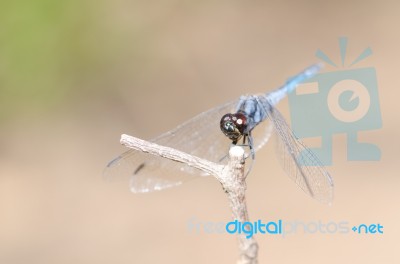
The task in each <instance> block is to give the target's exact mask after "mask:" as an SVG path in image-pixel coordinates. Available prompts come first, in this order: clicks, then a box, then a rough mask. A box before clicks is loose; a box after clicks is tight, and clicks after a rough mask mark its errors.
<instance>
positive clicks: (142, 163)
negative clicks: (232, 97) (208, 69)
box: [104, 101, 270, 193]
mask: <svg viewBox="0 0 400 264" xmlns="http://www.w3.org/2000/svg"><path fill="white" fill-rule="evenodd" d="M236 105H237V101H234V102H229V103H227V104H224V105H221V106H219V107H216V108H213V109H211V110H209V111H207V112H204V113H201V114H199V115H197V116H196V117H194V118H192V119H190V120H189V121H187V122H185V123H183V124H182V125H180V126H178V127H177V128H175V129H174V130H171V131H169V132H166V133H164V134H162V135H160V136H158V137H157V138H155V139H153V140H151V141H152V142H154V143H157V144H159V145H163V146H168V147H172V148H175V149H178V150H181V151H184V152H186V153H189V154H191V155H195V156H198V157H200V158H204V159H207V160H210V161H213V162H216V163H224V162H226V155H227V153H228V150H229V146H230V144H231V143H230V141H229V139H227V138H226V137H225V136H224V135H223V133H222V132H221V131H220V125H219V122H220V119H221V117H222V116H223V115H224V114H226V113H232V112H235V111H236ZM263 131H264V132H260V133H258V134H257V137H255V142H256V143H255V144H256V150H258V149H259V148H260V147H261V146H263V145H264V144H265V143H266V142H267V140H268V138H269V136H270V130H267V129H265V130H263ZM104 176H105V177H106V179H113V178H116V177H118V178H120V177H128V178H129V181H130V188H131V191H132V192H135V193H142V192H150V191H156V190H162V189H165V188H169V187H173V186H177V185H180V184H182V183H183V182H185V181H188V180H191V179H193V178H196V176H208V175H206V174H204V173H203V172H201V171H200V170H197V169H194V168H191V167H189V166H187V165H185V164H182V163H178V162H174V161H171V160H168V159H164V158H160V157H157V156H153V155H150V154H145V153H142V152H139V151H136V150H128V151H126V152H124V153H123V154H121V155H120V156H118V157H117V158H115V159H114V160H112V161H111V162H110V163H109V164H108V165H107V167H106V168H105V170H104Z"/></svg>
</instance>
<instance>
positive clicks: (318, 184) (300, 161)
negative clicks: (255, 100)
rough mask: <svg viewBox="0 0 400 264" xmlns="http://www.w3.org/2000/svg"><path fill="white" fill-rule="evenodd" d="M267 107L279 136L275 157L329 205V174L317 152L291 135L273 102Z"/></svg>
mask: <svg viewBox="0 0 400 264" xmlns="http://www.w3.org/2000/svg"><path fill="white" fill-rule="evenodd" d="M266 108H267V112H268V116H269V118H270V119H271V121H272V123H273V124H274V127H275V131H276V133H277V135H278V137H277V138H278V157H279V159H280V160H281V162H282V166H283V168H284V170H285V172H286V173H287V174H288V175H289V177H290V178H291V179H292V180H293V181H294V182H295V183H296V184H297V185H298V186H299V187H300V188H301V189H302V190H303V191H304V192H305V193H307V194H308V195H310V196H311V197H313V198H315V199H316V200H319V201H321V202H324V203H328V204H330V203H331V202H332V200H333V179H332V177H331V176H330V175H329V173H328V172H327V171H326V170H325V168H324V166H323V165H322V163H321V161H320V160H319V159H318V158H317V157H316V155H315V154H314V153H313V152H312V151H311V150H310V149H308V148H307V147H306V146H305V145H304V144H303V143H302V142H301V141H300V140H299V139H298V138H297V137H296V136H295V135H294V134H293V132H292V130H291V129H290V128H289V126H288V125H287V123H286V121H285V119H284V118H283V116H282V115H281V113H280V112H279V111H278V110H277V109H276V108H275V107H274V106H272V105H269V106H268V107H266Z"/></svg>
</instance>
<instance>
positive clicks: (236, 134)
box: [220, 113, 247, 144]
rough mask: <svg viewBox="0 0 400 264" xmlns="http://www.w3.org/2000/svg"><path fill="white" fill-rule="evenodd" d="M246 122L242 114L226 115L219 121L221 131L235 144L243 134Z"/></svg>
mask: <svg viewBox="0 0 400 264" xmlns="http://www.w3.org/2000/svg"><path fill="white" fill-rule="evenodd" d="M246 120H247V119H246V116H245V115H244V114H242V113H235V114H226V115H224V116H223V117H222V118H221V121H220V127H221V131H222V133H224V134H225V136H227V137H228V138H229V139H230V140H232V141H233V143H234V144H236V143H237V141H238V140H239V139H240V138H241V137H242V136H243V134H244V132H245V129H246V126H247V122H246Z"/></svg>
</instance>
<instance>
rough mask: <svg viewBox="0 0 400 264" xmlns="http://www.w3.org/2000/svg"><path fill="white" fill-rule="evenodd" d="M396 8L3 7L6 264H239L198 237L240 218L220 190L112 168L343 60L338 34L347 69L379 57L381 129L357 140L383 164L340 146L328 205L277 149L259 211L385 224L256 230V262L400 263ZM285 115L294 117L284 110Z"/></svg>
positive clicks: (255, 191)
mask: <svg viewBox="0 0 400 264" xmlns="http://www.w3.org/2000/svg"><path fill="white" fill-rule="evenodd" d="M399 11H400V4H399V3H398V2H396V1H385V2H380V1H179V0H168V1H125V0H116V1H102V0H100V1H92V0H84V1H75V0H72V1H71V0H70V1H64V0H61V1H49V0H36V1H24V0H17V1H2V2H1V3H0V127H1V129H0V263H4V264H17V263H18V264H19V263H41V264H43V263H58V264H63V263H76V264H78V263H96V264H100V263H235V261H236V259H237V256H238V250H237V244H236V238H235V237H234V236H232V235H228V234H207V233H206V232H199V233H195V232H193V231H190V230H189V229H188V222H189V221H190V219H195V222H196V223H205V222H210V221H213V222H221V221H225V222H226V221H230V211H229V208H228V203H227V198H226V196H225V194H224V192H223V191H222V190H221V186H220V184H219V183H218V182H217V181H216V180H214V179H213V178H206V179H201V180H195V181H191V182H188V183H186V184H184V185H182V186H180V187H179V188H174V189H170V190H165V191H162V192H157V193H151V194H145V195H134V194H132V193H130V191H129V186H128V181H127V180H126V179H121V181H117V182H116V183H112V184H110V183H108V182H106V181H104V180H103V178H102V171H103V169H104V167H105V166H106V164H107V163H108V162H109V161H110V160H111V159H112V158H114V157H115V156H117V155H118V154H119V153H121V152H122V151H124V148H123V147H122V146H120V144H119V138H120V135H121V134H122V133H126V134H131V135H134V136H137V137H140V138H144V139H151V138H153V137H155V136H157V135H158V134H160V133H162V132H165V131H167V130H169V129H172V128H174V127H175V126H176V125H178V124H180V123H182V122H184V121H185V120H187V119H189V118H191V117H193V116H195V115H196V114H198V113H200V112H202V111H205V110H207V109H209V108H211V107H214V106H216V105H219V104H222V103H224V102H226V101H229V100H233V99H236V98H238V97H239V96H240V95H241V94H246V93H249V94H251V93H260V92H266V91H269V90H272V89H273V88H275V87H277V86H279V85H280V84H282V83H283V82H284V81H285V80H286V79H287V78H288V77H289V76H291V75H293V74H295V73H297V72H298V71H300V70H301V69H303V68H304V67H306V66H308V65H310V64H312V63H315V62H316V61H319V60H318V59H317V58H316V57H315V52H316V50H317V49H321V50H323V51H324V52H325V53H326V54H329V56H330V57H331V58H332V59H335V60H336V61H339V58H340V53H339V49H338V38H339V37H342V36H346V37H348V39H349V43H348V51H347V56H348V57H349V58H353V59H354V58H356V57H357V56H358V55H359V54H360V53H361V51H363V50H364V49H365V48H367V47H371V49H372V50H373V55H372V56H370V57H368V58H367V59H365V60H364V61H362V62H360V63H359V64H357V67H360V68H361V67H374V68H375V69H376V73H377V79H378V87H379V100H380V110H381V115H382V122H383V126H382V129H379V130H374V131H365V132H362V133H361V134H360V138H361V139H362V140H363V141H365V142H370V143H374V144H377V145H378V146H379V147H380V149H381V152H382V158H381V160H380V161H375V162H372V161H370V162H366V161H362V162H361V161H360V162H354V161H353V162H350V161H347V158H346V155H347V154H346V136H345V135H344V134H343V135H342V134H338V135H335V136H334V137H333V166H330V167H328V169H329V171H330V173H331V174H332V175H333V177H334V180H335V201H334V204H333V205H332V206H331V207H329V206H325V205H322V204H320V203H318V202H316V201H314V200H312V199H310V198H309V197H307V196H306V195H304V193H303V192H302V191H301V190H300V189H299V188H298V187H297V186H296V185H295V184H294V183H293V182H292V181H291V180H290V179H289V178H288V177H287V176H285V174H284V172H283V171H282V169H281V167H280V165H279V164H278V162H277V159H276V157H275V152H274V147H273V144H268V145H267V146H266V147H265V148H264V149H263V150H261V151H260V152H259V153H258V154H257V160H258V162H257V163H256V165H255V167H254V169H253V171H252V173H251V175H250V176H249V177H248V190H247V195H248V196H247V199H248V207H249V214H250V218H251V219H253V220H257V219H263V220H265V221H271V220H277V219H283V220H286V221H296V220H299V221H304V222H311V221H319V220H320V221H322V222H325V223H327V222H330V221H334V222H340V221H347V222H349V223H350V224H361V223H365V224H374V223H380V224H381V225H383V226H384V234H379V235H378V234H375V235H372V234H364V235H356V234H354V233H352V232H351V233H349V234H313V235H312V234H304V233H301V232H299V233H297V234H293V235H290V236H287V237H285V238H283V237H281V236H271V235H257V236H256V239H257V240H258V242H259V246H260V249H259V262H260V263H293V262H295V261H296V262H298V263H364V264H365V263H399V261H400V255H399V252H398V245H399V242H398V241H399V240H398V237H397V235H400V227H399V224H398V223H399V220H400V213H399V209H398V204H397V203H398V202H400V192H399V191H398V188H399V186H400V179H399V177H398V176H399V173H398V161H399V157H400V155H399V149H400V148H399V147H400V146H399V145H400V144H399V140H398V139H396V137H397V136H398V135H399V132H400V131H399V130H400V124H399V118H398V113H397V111H399V103H398V96H400V92H399V89H398V88H399V87H398V76H399V74H398V66H397V65H398V61H397V60H398V59H400V51H399V47H400V34H399V31H398V28H397V26H398V25H399V23H400V18H399V15H398V14H399ZM333 70H337V69H336V68H334V67H331V66H329V65H326V67H325V69H324V71H327V72H328V71H333ZM278 108H279V109H280V110H281V111H282V113H283V115H284V116H285V117H286V118H287V119H288V120H290V115H289V105H288V100H287V99H285V100H284V101H283V102H282V103H281V104H280V105H279V106H278ZM316 125H317V124H316ZM271 143H273V142H271ZM396 163H397V164H396Z"/></svg>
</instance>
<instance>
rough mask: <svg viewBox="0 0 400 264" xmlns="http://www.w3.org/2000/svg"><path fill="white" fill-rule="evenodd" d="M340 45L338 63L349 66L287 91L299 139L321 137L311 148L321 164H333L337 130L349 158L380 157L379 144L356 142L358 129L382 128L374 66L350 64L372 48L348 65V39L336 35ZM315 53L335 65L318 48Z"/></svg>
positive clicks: (294, 129) (292, 118)
mask: <svg viewBox="0 0 400 264" xmlns="http://www.w3.org/2000/svg"><path fill="white" fill-rule="evenodd" d="M339 48H340V57H341V66H342V67H344V66H345V65H348V69H345V70H336V71H331V72H324V73H320V74H318V75H316V76H314V77H313V78H310V79H308V80H306V81H305V82H303V83H302V84H300V85H299V87H298V88H297V89H296V90H295V92H293V93H291V94H289V96H288V97H289V105H290V115H291V120H292V129H293V131H294V132H295V134H296V136H298V137H299V138H311V137H321V147H319V148H311V149H312V150H313V152H314V153H315V154H316V155H317V156H318V157H319V158H320V160H321V162H322V163H323V164H324V165H332V137H333V135H334V134H339V133H345V134H346V135H347V160H348V161H373V160H380V158H381V151H380V149H379V147H378V146H376V145H374V144H371V143H366V142H359V141H358V136H357V133H358V132H359V131H368V130H374V129H379V128H381V127H382V119H381V113H380V107H379V97H378V85H377V79H376V71H375V68H373V67H367V68H357V69H355V68H354V67H353V66H354V65H355V64H356V63H358V62H359V61H361V60H363V59H365V58H367V57H368V56H370V55H371V54H372V50H371V48H366V49H365V50H364V51H363V52H361V54H360V55H359V56H358V57H357V58H356V59H355V60H353V61H352V62H351V63H349V64H347V63H345V58H346V51H347V38H345V37H342V38H339ZM315 55H316V56H317V57H318V58H320V59H321V60H323V61H324V62H325V63H327V64H329V65H331V66H334V67H336V68H338V66H337V65H336V64H335V63H334V62H333V61H332V60H331V59H330V58H329V57H328V56H327V55H326V54H325V53H324V52H322V51H321V50H317V52H316V54H315ZM304 155H306V154H305V153H304ZM302 160H304V159H303V158H301V157H299V161H302ZM303 165H307V164H303Z"/></svg>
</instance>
